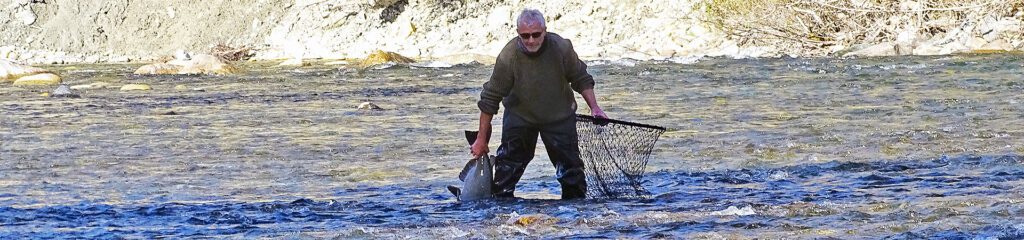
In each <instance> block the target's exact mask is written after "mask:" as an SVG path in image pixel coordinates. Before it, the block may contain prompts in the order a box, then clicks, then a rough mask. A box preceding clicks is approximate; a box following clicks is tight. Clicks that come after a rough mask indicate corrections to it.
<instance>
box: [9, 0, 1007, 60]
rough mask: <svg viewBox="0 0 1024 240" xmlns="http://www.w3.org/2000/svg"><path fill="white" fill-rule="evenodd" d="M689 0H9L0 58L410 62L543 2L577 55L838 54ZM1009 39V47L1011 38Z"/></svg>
mask: <svg viewBox="0 0 1024 240" xmlns="http://www.w3.org/2000/svg"><path fill="white" fill-rule="evenodd" d="M697 2H698V1H697V0H678V1H655V0H634V1H584V0H570V1H539V0H522V1H494V0H492V1H464V0H457V1H452V0H359V1H342V0H207V1H200V0H181V1H163V0H120V1H70V0H7V1H3V2H0V26H2V27H3V28H2V29H3V30H2V34H0V58H7V59H12V60H16V61H20V62H28V63H70V62H124V61H150V60H153V59H158V58H161V57H163V56H169V55H172V54H173V53H174V52H175V51H178V50H186V51H191V52H208V51H210V49H211V48H212V47H213V46H215V45H218V44H222V45H227V46H232V47H251V48H252V49H253V50H254V57H255V59H282V58H296V57H303V58H337V59H341V58H358V57H364V56H366V55H367V54H369V53H371V52H373V51H374V50H378V49H380V50H385V51H393V52H398V53H400V54H403V55H406V56H409V57H413V58H417V59H428V58H445V57H450V56H490V55H494V54H496V53H497V52H498V50H499V48H500V47H501V46H502V45H503V44H504V43H505V42H506V41H508V39H509V38H510V37H512V36H514V34H513V27H514V23H513V19H514V17H515V16H516V15H517V14H518V11H519V10H520V9H522V8H524V7H531V8H537V9H540V10H541V11H543V12H544V13H545V14H546V18H547V19H548V21H549V22H548V28H549V30H550V31H553V32H558V33H560V34H561V35H562V36H565V37H568V38H571V39H573V42H574V44H575V45H576V47H577V49H578V51H579V52H580V55H581V57H583V58H586V59H614V58H634V59H642V60H643V59H664V58H673V57H675V58H691V57H694V56H721V55H725V56H732V57H758V56H778V55H782V54H788V55H798V56H799V55H817V54H828V53H830V52H837V51H843V49H838V50H828V51H820V49H818V50H819V51H814V50H815V49H804V48H799V47H793V46H783V45H776V44H766V42H765V41H762V42H757V41H745V40H744V39H743V38H739V37H736V36H735V35H730V34H727V33H726V31H725V30H721V29H719V28H716V27H709V26H713V25H712V24H707V23H706V22H704V21H702V20H701V19H702V18H700V16H701V15H700V14H703V13H704V12H702V11H700V10H695V9H697V8H695V7H694V6H695V4H697ZM1018 22H1019V21H1018ZM1017 24H1018V25H1015V26H1018V27H1017V29H1018V30H1019V26H1020V25H1019V23H1017ZM1013 31H1017V30H1013V29H1010V30H1007V31H1006V32H1007V33H1008V34H1006V35H1012V33H1013ZM963 39H968V40H969V39H974V38H970V37H963ZM993 41H994V40H993ZM1009 43H1010V44H1009V45H1008V46H1010V48H1012V49H1020V47H1021V46H1019V45H1021V43H1019V42H1012V41H1010V42H1009ZM1013 44H1016V45H1013ZM862 46H863V45H862ZM1004 46H1007V45H1004ZM883 54H884V53H883ZM464 59H465V58H464Z"/></svg>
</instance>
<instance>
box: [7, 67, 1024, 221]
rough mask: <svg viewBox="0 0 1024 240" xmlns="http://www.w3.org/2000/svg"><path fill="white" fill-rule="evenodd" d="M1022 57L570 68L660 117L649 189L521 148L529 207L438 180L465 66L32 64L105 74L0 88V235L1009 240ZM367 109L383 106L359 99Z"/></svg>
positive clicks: (464, 124)
mask: <svg viewBox="0 0 1024 240" xmlns="http://www.w3.org/2000/svg"><path fill="white" fill-rule="evenodd" d="M1022 63H1024V61H1021V56H1020V55H962V56H941V57H896V58H866V59H827V58H826V59H792V58H784V59H757V60H730V59H705V60H702V61H700V62H698V63H695V64H687V65H682V64H675V63H667V62H629V61H611V62H609V61H602V62H591V63H590V64H591V65H592V66H591V72H592V74H594V75H595V77H596V78H597V80H598V88H597V94H598V96H599V99H600V102H601V104H602V106H603V107H604V108H605V111H606V112H608V113H609V114H610V115H611V116H612V117H613V118H619V119H624V120H630V121H638V122H643V123H647V124H653V125H659V126H665V127H667V128H669V131H668V132H666V133H665V135H663V136H662V138H661V139H660V141H659V142H658V144H657V145H656V147H655V152H654V154H653V155H652V157H651V162H650V164H649V165H648V170H649V171H648V172H649V173H650V174H648V175H647V176H646V178H645V183H644V184H645V186H646V187H647V188H648V189H649V190H650V191H651V192H652V193H653V197H652V198H651V199H646V200H585V201H568V202H563V201H557V200H553V199H554V198H557V196H558V192H557V191H558V184H557V182H556V181H555V180H554V179H553V177H552V176H553V175H554V172H553V169H552V167H551V166H550V164H549V163H548V160H547V157H546V154H545V153H544V152H543V151H542V150H541V151H538V152H537V158H536V159H535V163H534V164H532V165H531V166H530V167H529V169H528V170H527V171H528V173H527V175H526V176H524V181H523V182H521V184H520V189H519V190H518V191H519V195H520V196H521V197H524V198H527V199H518V200H507V201H483V202H475V203H458V202H456V201H455V200H454V199H452V198H451V197H450V194H448V193H447V191H446V190H445V189H444V188H443V186H444V185H448V184H454V183H456V181H458V180H457V174H458V171H459V170H460V168H461V166H462V165H463V164H464V163H465V160H466V159H467V157H468V155H469V153H468V146H466V145H465V142H464V141H465V140H464V139H462V134H461V131H462V130H465V129H472V128H475V124H476V117H477V116H478V110H476V108H475V101H476V99H477V98H478V94H479V87H480V85H481V84H482V83H483V82H484V81H485V79H486V78H487V76H488V75H489V74H490V68H488V67H486V66H472V65H471V66H456V67H453V68H442V69H434V68H416V69H410V68H408V67H394V68H388V69H372V70H368V71H365V72H358V71H355V70H351V69H348V68H345V67H341V68H336V67H331V66H314V67H306V68H300V69H285V68H278V67H274V66H273V65H272V63H247V64H245V65H243V66H242V67H243V68H245V69H248V72H247V73H245V74H241V75H237V76H227V77H212V76H161V77H148V76H137V75H133V74H128V73H130V72H132V71H133V70H134V69H135V68H136V67H138V65H76V66H51V68H53V69H57V70H58V71H59V72H60V73H61V74H62V75H63V76H65V78H66V79H67V80H66V82H68V83H69V84H71V85H77V84H89V83H93V82H97V81H99V82H108V83H111V86H112V87H113V88H107V89H92V90H83V91H82V92H81V95H82V96H83V97H82V98H78V99H51V98H45V97H42V96H39V93H41V92H45V91H48V90H49V89H42V88H16V87H11V86H8V87H4V88H0V111H2V112H3V114H2V115H0V238H4V239H8V238H25V237H29V238H51V237H60V238H64V237H83V238H108V237H129V238H156V237H173V238H180V237H230V238H253V237H300V238H304V237H343V238H479V237H509V236H511V237H602V236H603V237H613V238H722V237H725V238H740V239H744V238H754V237H759V238H829V237H833V238H841V239H849V238H855V239H856V238H870V239H874V238H895V239H908V238H910V239H913V238H922V237H923V238H941V239H946V238H974V237H981V238H986V237H995V238H1004V239H1019V238H1022V237H1024V204H1022V201H1024V200H1022V199H1024V187H1021V185H1022V184H1024V157H1021V156H1020V154H1021V153H1022V152H1024V141H1020V139H1021V137H1022V136H1024V132H1022V130H1020V128H1019V126H1021V125H1022V124H1024V120H1022V119H1024V115H1022V114H1021V113H1022V112H1024V111H1022V110H1024V109H1022V108H1024V107H1022V106H1021V104H1020V103H1021V102H1024V99H1022V98H1024V97H1022V96H1021V91H1022V90H1024V84H1022V83H1020V76H1021V73H1022V71H1021V70H1022V65H1021V64H1022ZM127 83H146V84H150V85H152V86H153V88H154V90H153V91H148V92H122V91H119V90H118V89H117V87H118V86H120V85H123V84H127ZM179 85H180V86H179ZM365 101H370V102H374V103H376V104H377V105H380V106H381V107H383V108H384V109H385V110H383V111H366V110H359V109H356V106H358V105H359V104H360V103H361V102H365ZM580 103H582V101H580ZM584 106H585V104H584ZM580 112H581V113H586V112H587V110H586V108H585V107H583V108H582V109H580ZM499 118H500V115H499ZM495 123H496V124H500V119H498V120H496V121H495ZM495 127H496V129H500V126H495ZM495 139H497V136H495ZM496 145H497V143H494V142H493V141H492V147H491V149H492V150H494V149H496V147H497V146H496ZM538 149H543V148H538Z"/></svg>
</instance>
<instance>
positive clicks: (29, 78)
mask: <svg viewBox="0 0 1024 240" xmlns="http://www.w3.org/2000/svg"><path fill="white" fill-rule="evenodd" d="M11 81H13V82H15V84H16V85H57V84H59V83H60V81H61V80H60V76H57V74H53V73H52V72H50V71H49V70H46V69H42V68H37V67H33V66H28V65H22V64H17V63H14V62H11V61H7V60H0V82H11ZM19 81H20V83H19Z"/></svg>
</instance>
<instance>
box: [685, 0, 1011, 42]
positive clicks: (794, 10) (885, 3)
mask: <svg viewBox="0 0 1024 240" xmlns="http://www.w3.org/2000/svg"><path fill="white" fill-rule="evenodd" d="M696 7H697V8H698V9H697V10H699V12H702V13H704V14H703V16H702V20H704V21H705V22H707V23H709V24H710V25H712V26H713V27H716V28H719V29H722V30H724V31H726V32H727V33H728V34H730V35H731V36H733V37H736V38H737V39H739V40H741V41H742V42H743V43H750V42H751V41H753V43H754V44H780V43H781V44H793V45H798V46H800V47H805V48H822V47H827V46H832V45H843V46H850V45H853V44H862V43H878V42H883V41H894V40H896V38H897V36H898V35H899V34H900V33H901V32H907V31H908V30H909V31H910V32H914V33H916V34H917V35H919V36H924V37H929V36H936V35H939V34H943V33H946V32H948V31H953V30H955V29H957V28H963V27H964V26H969V25H970V26H973V24H976V23H977V21H984V20H987V19H1000V18H1005V17H1012V18H1016V19H1018V20H1020V18H1021V17H1020V15H1016V16H1015V15H1014V14H1015V13H1018V12H1020V11H1022V10H1024V0H1009V1H1007V0H920V1H907V0H903V1H900V0H701V1H700V3H699V4H697V5H696Z"/></svg>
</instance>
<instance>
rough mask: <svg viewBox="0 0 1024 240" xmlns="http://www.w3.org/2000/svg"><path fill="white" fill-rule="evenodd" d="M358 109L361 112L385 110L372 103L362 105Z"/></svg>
mask: <svg viewBox="0 0 1024 240" xmlns="http://www.w3.org/2000/svg"><path fill="white" fill-rule="evenodd" d="M358 108H359V109H360V110H375V111H379V110H384V108H381V107H380V106H377V104H373V103H371V102H363V103H360V104H359V107H358Z"/></svg>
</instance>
